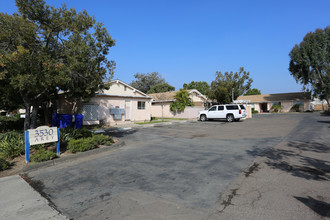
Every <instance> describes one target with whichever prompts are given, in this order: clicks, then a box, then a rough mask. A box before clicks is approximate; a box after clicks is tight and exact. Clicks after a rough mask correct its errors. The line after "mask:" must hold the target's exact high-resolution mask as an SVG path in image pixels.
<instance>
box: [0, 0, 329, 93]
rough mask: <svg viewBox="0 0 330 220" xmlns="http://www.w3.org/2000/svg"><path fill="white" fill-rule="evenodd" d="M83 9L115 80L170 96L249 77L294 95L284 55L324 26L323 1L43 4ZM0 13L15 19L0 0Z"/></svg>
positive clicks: (256, 84)
mask: <svg viewBox="0 0 330 220" xmlns="http://www.w3.org/2000/svg"><path fill="white" fill-rule="evenodd" d="M46 2H47V4H48V5H51V6H55V7H59V6H61V5H62V4H66V6H67V7H68V8H71V7H73V8H75V9H76V10H77V11H82V10H84V9H86V11H87V12H88V13H89V15H94V16H95V18H96V20H97V21H99V22H102V23H103V24H104V25H105V27H106V28H107V30H108V32H109V33H110V35H111V36H112V38H113V39H115V41H116V45H115V46H114V47H112V48H111V49H110V53H109V55H108V59H110V60H114V61H115V62H116V69H115V73H114V77H113V79H120V80H122V81H124V82H126V83H131V82H132V81H133V80H135V78H134V74H135V73H151V72H158V73H159V74H160V75H161V76H162V77H163V78H165V80H166V81H167V82H168V83H169V84H170V85H172V86H174V87H175V88H176V90H178V89H180V88H182V85H183V84H184V83H189V82H191V81H206V82H208V83H211V82H212V81H213V80H214V79H215V73H216V71H220V72H222V73H224V72H230V71H233V72H237V71H239V68H240V67H244V69H245V70H246V71H247V72H249V73H250V77H251V78H252V79H253V83H252V88H257V89H259V90H261V93H262V94H273V93H286V92H300V91H302V86H301V85H299V84H297V83H296V81H295V79H294V78H293V77H292V76H291V75H290V72H289V70H288V68H289V62H290V57H289V53H290V51H291V49H292V48H293V47H294V45H295V44H299V43H300V42H301V41H302V40H303V37H304V36H305V35H306V34H307V33H308V32H313V31H315V30H316V29H317V28H321V29H324V28H325V27H326V26H328V25H330V13H329V8H330V1H329V0H267V1H265V0H256V1H254V0H249V1H248V0H231V1H228V0H227V1H225V0H203V1H202V0H93V1H92V0H47V1H46ZM0 5H1V7H0V12H5V13H8V14H12V13H14V12H16V11H17V8H16V6H15V1H14V0H0Z"/></svg>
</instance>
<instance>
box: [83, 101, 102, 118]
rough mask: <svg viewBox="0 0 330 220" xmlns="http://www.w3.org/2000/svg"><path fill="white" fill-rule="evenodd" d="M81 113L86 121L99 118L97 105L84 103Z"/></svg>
mask: <svg viewBox="0 0 330 220" xmlns="http://www.w3.org/2000/svg"><path fill="white" fill-rule="evenodd" d="M82 115H83V116H84V120H86V121H95V120H99V106H98V105H90V104H89V105H84V106H83V112H82Z"/></svg>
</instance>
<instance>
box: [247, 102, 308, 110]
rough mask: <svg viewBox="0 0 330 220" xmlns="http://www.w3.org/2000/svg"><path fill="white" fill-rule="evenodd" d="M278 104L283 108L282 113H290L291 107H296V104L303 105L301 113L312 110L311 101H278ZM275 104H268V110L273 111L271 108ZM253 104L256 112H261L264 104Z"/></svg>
mask: <svg viewBox="0 0 330 220" xmlns="http://www.w3.org/2000/svg"><path fill="white" fill-rule="evenodd" d="M278 102H281V105H282V107H283V109H282V112H290V110H291V107H292V106H293V105H294V103H295V102H301V103H303V105H302V106H301V107H300V110H301V111H307V110H311V101H310V100H297V101H278ZM273 103H274V102H268V103H267V110H268V111H270V110H271V107H272V106H273ZM251 104H254V110H256V111H258V112H260V110H261V104H262V103H251Z"/></svg>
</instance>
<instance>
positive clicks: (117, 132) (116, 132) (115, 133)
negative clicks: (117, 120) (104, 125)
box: [104, 129, 136, 138]
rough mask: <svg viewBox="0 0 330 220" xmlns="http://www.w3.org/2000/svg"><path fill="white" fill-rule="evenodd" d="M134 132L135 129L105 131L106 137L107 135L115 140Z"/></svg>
mask: <svg viewBox="0 0 330 220" xmlns="http://www.w3.org/2000/svg"><path fill="white" fill-rule="evenodd" d="M135 132H136V129H131V130H119V129H116V130H105V133H104V134H106V135H109V136H111V137H116V138H123V137H125V136H127V135H131V134H134V133H135Z"/></svg>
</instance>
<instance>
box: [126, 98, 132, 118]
mask: <svg viewBox="0 0 330 220" xmlns="http://www.w3.org/2000/svg"><path fill="white" fill-rule="evenodd" d="M131 113H132V100H125V120H126V121H130V120H131Z"/></svg>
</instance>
